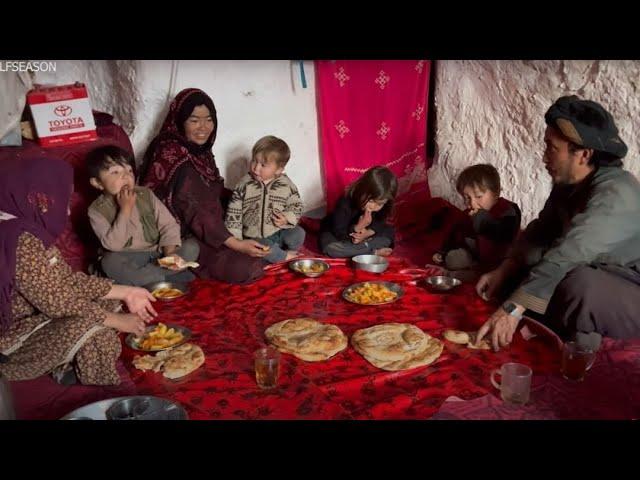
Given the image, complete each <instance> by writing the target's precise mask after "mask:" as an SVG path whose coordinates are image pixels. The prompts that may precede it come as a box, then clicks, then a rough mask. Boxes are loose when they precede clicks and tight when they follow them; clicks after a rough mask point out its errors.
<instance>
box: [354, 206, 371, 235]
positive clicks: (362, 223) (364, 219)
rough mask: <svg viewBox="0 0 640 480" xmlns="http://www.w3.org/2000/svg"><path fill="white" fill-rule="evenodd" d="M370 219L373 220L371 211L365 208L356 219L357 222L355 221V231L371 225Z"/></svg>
mask: <svg viewBox="0 0 640 480" xmlns="http://www.w3.org/2000/svg"><path fill="white" fill-rule="evenodd" d="M372 221H373V217H372V215H371V211H370V210H368V209H365V211H364V213H363V214H362V215H360V218H359V219H358V223H356V226H355V227H354V230H355V231H356V232H362V231H363V230H364V229H365V228H367V227H368V226H369V225H371V222H372Z"/></svg>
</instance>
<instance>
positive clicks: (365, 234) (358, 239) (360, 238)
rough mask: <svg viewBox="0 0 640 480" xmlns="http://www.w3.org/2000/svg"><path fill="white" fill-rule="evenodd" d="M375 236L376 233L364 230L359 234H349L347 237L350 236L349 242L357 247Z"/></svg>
mask: <svg viewBox="0 0 640 480" xmlns="http://www.w3.org/2000/svg"><path fill="white" fill-rule="evenodd" d="M375 234H376V232H374V231H373V230H370V229H365V230H362V231H361V232H353V233H350V234H349V235H350V236H351V241H352V242H353V243H355V244H356V245H357V244H358V243H362V242H364V241H365V240H366V239H367V238H369V237H373V236H374V235H375Z"/></svg>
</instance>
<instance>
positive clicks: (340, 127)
mask: <svg viewBox="0 0 640 480" xmlns="http://www.w3.org/2000/svg"><path fill="white" fill-rule="evenodd" d="M335 127H336V130H338V135H340V138H344V136H345V135H346V134H347V133H349V132H350V131H351V130H349V127H347V126H346V125H345V123H344V120H340V121H339V122H338V123H337V124H336V125H335Z"/></svg>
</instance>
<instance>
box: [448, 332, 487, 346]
mask: <svg viewBox="0 0 640 480" xmlns="http://www.w3.org/2000/svg"><path fill="white" fill-rule="evenodd" d="M442 336H443V337H444V338H445V339H447V340H449V341H450V342H452V343H457V344H458V345H466V346H467V348H471V349H472V350H491V344H490V343H489V341H488V340H487V339H486V337H485V338H483V339H482V341H481V342H480V344H479V345H476V338H477V336H478V332H463V331H462V330H445V331H444V332H443V334H442Z"/></svg>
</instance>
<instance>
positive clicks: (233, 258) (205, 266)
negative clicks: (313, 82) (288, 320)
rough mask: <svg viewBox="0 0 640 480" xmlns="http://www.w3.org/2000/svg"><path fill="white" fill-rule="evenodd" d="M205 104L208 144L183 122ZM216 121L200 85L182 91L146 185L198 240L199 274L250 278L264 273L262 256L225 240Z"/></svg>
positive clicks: (151, 155) (152, 156)
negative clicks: (189, 133)
mask: <svg viewBox="0 0 640 480" xmlns="http://www.w3.org/2000/svg"><path fill="white" fill-rule="evenodd" d="M199 105H205V106H207V108H208V109H209V112H210V113H211V117H212V118H213V121H214V129H213V132H212V133H211V135H210V137H209V139H208V140H207V142H206V143H205V144H204V145H197V144H195V143H193V142H190V141H189V140H187V138H186V137H185V135H184V130H183V128H182V125H183V124H184V121H185V119H186V118H188V117H189V115H190V114H191V112H192V111H193V109H194V108H195V107H196V106H199ZM217 127H218V121H217V118H216V111H215V106H214V105H213V102H212V101H211V98H209V96H207V95H206V94H205V93H204V92H202V91H201V90H198V89H195V88H190V89H186V90H183V91H181V92H180V93H179V94H178V95H177V96H176V98H175V99H174V100H173V102H172V103H171V106H170V108H169V113H168V114H167V118H166V119H165V121H164V123H163V125H162V128H161V130H160V134H159V135H158V136H157V137H156V138H155V139H154V140H153V142H152V143H151V145H150V146H149V149H148V150H147V153H146V154H145V160H144V167H143V168H144V171H143V172H142V179H143V182H142V183H143V185H145V186H148V187H149V188H151V189H152V190H153V191H154V193H155V194H156V195H157V196H158V198H160V200H162V202H164V204H165V205H166V206H167V207H168V208H169V210H170V211H171V212H172V213H173V215H174V216H175V218H176V220H177V221H178V222H179V223H180V226H181V229H182V232H181V233H182V235H183V236H184V237H186V236H190V235H191V236H193V237H194V238H195V239H196V240H198V243H199V244H200V257H199V258H198V262H199V263H200V267H199V268H198V269H197V270H196V274H197V275H198V276H199V277H201V278H212V279H216V280H222V281H224V282H229V283H249V282H253V281H254V280H257V279H258V278H260V277H261V276H262V275H263V272H264V271H263V267H264V265H265V263H264V261H263V260H262V259H261V258H256V257H250V256H248V255H246V254H244V253H240V252H236V251H235V250H232V249H230V248H228V247H227V246H226V245H224V242H225V241H226V240H227V239H228V238H229V237H231V236H232V235H231V233H229V231H228V230H227V229H226V227H225V225H224V213H225V212H224V208H223V200H224V199H225V198H226V196H227V195H228V194H227V192H228V190H226V189H225V188H224V181H223V179H222V177H221V176H220V172H219V170H218V167H217V166H216V163H215V159H214V156H213V153H211V147H212V146H213V142H214V141H215V138H216V131H217Z"/></svg>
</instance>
